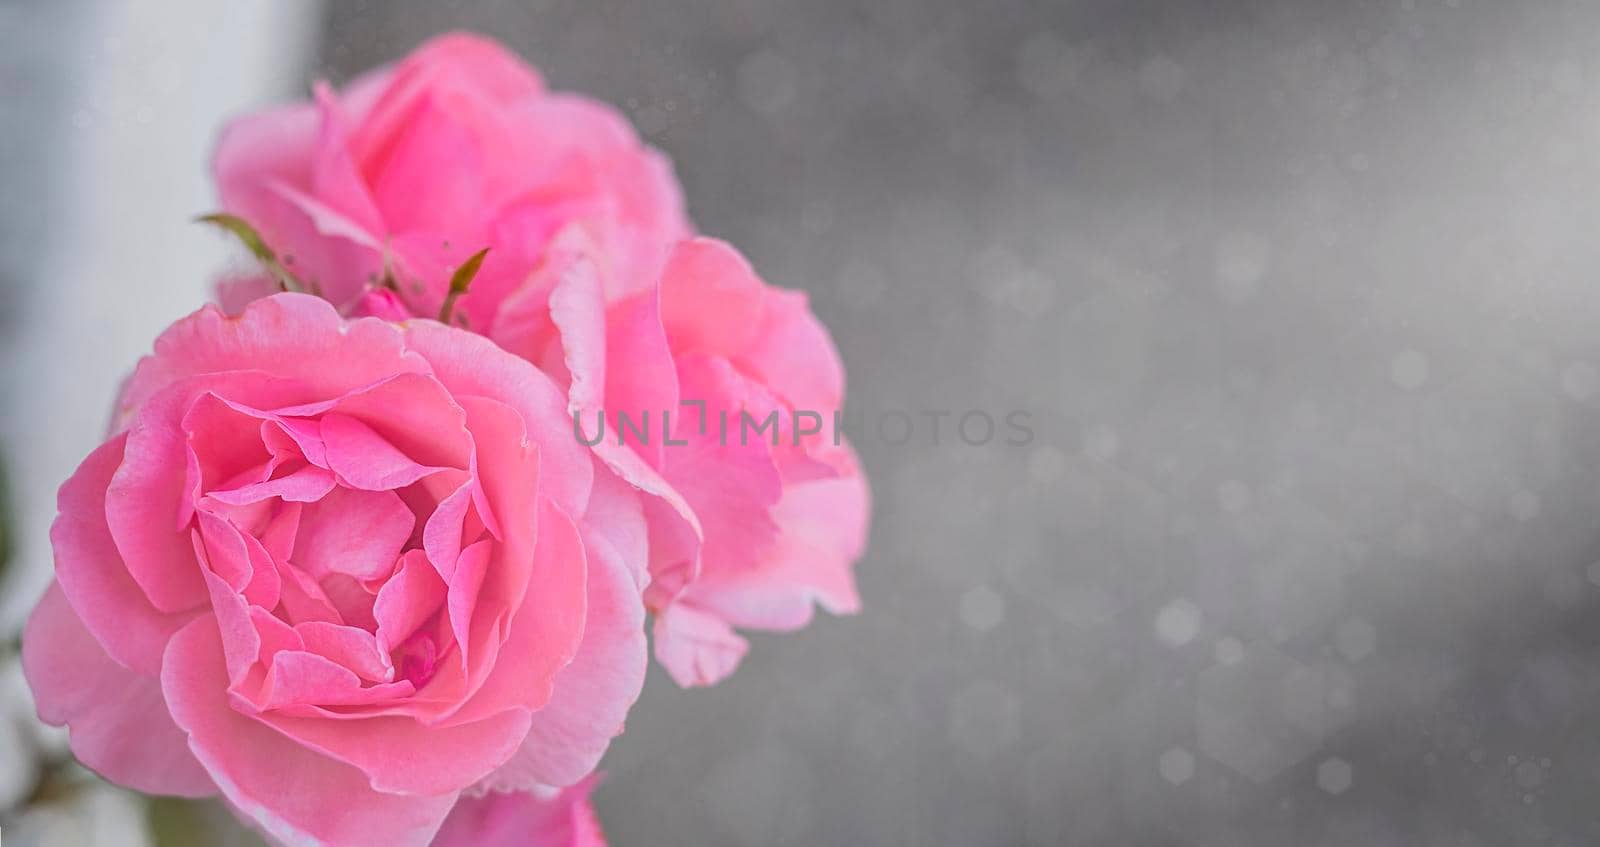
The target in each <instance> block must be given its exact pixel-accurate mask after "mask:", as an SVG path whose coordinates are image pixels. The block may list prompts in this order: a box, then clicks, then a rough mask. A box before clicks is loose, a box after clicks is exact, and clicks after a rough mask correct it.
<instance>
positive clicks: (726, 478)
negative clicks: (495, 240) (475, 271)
mask: <svg viewBox="0 0 1600 847" xmlns="http://www.w3.org/2000/svg"><path fill="white" fill-rule="evenodd" d="M557 248H558V249H556V250H555V251H553V255H552V256H551V257H550V258H549V260H548V261H547V262H546V264H545V265H544V266H542V268H541V271H540V272H539V273H536V274H534V275H533V276H532V277H530V279H529V281H528V283H527V284H526V285H525V286H524V288H523V289H521V290H519V291H518V292H516V293H515V294H514V295H513V297H512V299H511V300H510V301H508V304H507V306H506V307H505V308H504V309H503V311H502V321H501V323H500V324H499V326H498V327H497V332H496V334H495V336H494V338H495V340H496V341H497V342H499V343H500V344H501V345H502V346H503V347H505V348H506V349H508V350H511V351H512V352H516V353H518V354H519V355H522V356H525V357H527V358H529V359H531V360H532V361H534V362H536V363H538V364H539V365H540V367H541V368H542V369H544V370H545V371H546V372H547V373H551V374H555V375H557V377H558V378H559V379H561V380H563V381H565V382H567V384H568V386H569V398H570V403H571V406H572V409H573V411H574V414H575V415H576V420H575V429H576V430H578V433H577V434H578V435H579V437H580V438H581V439H582V440H584V441H586V442H587V441H591V440H593V439H595V438H596V436H597V435H598V434H599V433H598V432H597V430H598V429H599V419H600V416H601V415H603V416H604V419H605V426H606V430H605V433H604V435H603V436H601V437H600V438H599V440H598V441H597V442H596V443H595V445H594V448H595V450H596V451H597V452H598V453H599V454H600V455H602V456H603V457H604V458H605V459H606V461H607V462H609V463H611V465H612V466H613V467H615V468H617V469H618V471H619V472H621V473H622V474H623V475H624V476H625V477H627V478H628V479H629V480H630V481H632V482H634V483H635V484H636V485H638V486H639V487H641V488H643V489H645V490H646V491H648V492H651V493H654V494H657V495H658V497H657V498H650V499H648V500H647V503H646V511H647V515H649V516H650V518H651V520H650V523H651V549H650V559H651V564H650V570H651V577H652V581H651V584H650V586H649V589H648V591H647V594H646V600H647V602H648V605H649V606H650V607H651V609H652V610H653V611H654V612H655V615H656V620H655V627H654V631H655V652H656V658H657V659H658V660H659V661H660V662H661V663H662V664H663V665H664V666H665V667H666V668H667V670H668V671H669V672H670V673H671V675H672V677H673V679H675V680H676V681H677V682H678V683H679V684H680V685H684V686H693V685H712V684H715V683H716V682H718V681H720V680H721V679H723V678H724V677H726V676H727V675H728V674H729V673H731V672H732V671H733V670H734V668H735V667H737V665H738V663H739V661H740V660H741V659H742V658H743V656H744V654H745V652H746V650H747V649H748V644H747V642H746V641H745V639H744V638H742V637H741V636H739V635H738V634H737V633H735V632H734V628H735V627H737V628H742V629H756V630H769V631H770V630H775V631H788V630H794V629H798V628H800V627H803V626H805V625H806V624H807V623H808V622H809V621H810V620H811V616H812V607H813V604H814V603H817V604H821V605H822V606H823V607H824V608H826V609H828V610H829V611H831V612H833V613H835V614H847V613H851V612H855V611H857V610H858V609H859V607H860V599H859V597H858V596H857V593H856V587H855V579H854V575H853V573H852V568H853V565H854V563H855V561H856V559H858V558H859V557H860V556H861V553H862V549H863V547H864V545H865V543H866V531H867V518H868V512H869V501H870V497H869V494H868V491H867V484H866V480H865V478H864V477H863V475H862V473H861V468H860V465H859V464H858V463H857V460H856V456H855V453H854V451H853V450H851V448H850V445H849V443H848V442H847V441H846V440H845V439H844V438H843V435H842V433H837V432H835V430H834V426H835V418H834V413H835V411H836V410H838V409H841V408H842V403H843V400H844V371H843V368H842V366H841V364H840V362H839V355H838V352H837V351H836V350H835V349H834V346H833V341H832V339H831V338H830V337H829V335H828V332H827V330H826V329H825V328H824V327H823V326H822V325H821V324H820V323H819V322H818V321H817V319H816V317H815V316H814V315H812V313H811V311H810V309H809V307H808V306H807V301H806V297H805V295H804V294H803V293H801V292H798V291H790V290H785V289H781V288H775V287H773V286H769V285H767V284H766V283H764V282H763V281H762V280H761V279H760V278H759V277H757V276H756V274H755V271H754V270H753V269H751V267H750V265H749V263H748V262H746V261H745V259H744V257H742V256H740V255H739V253H738V252H737V251H735V250H734V249H733V248H732V247H730V246H728V245H727V244H725V243H723V242H721V241H717V240H714V239H709V238H697V239H692V240H688V241H684V242H681V243H679V244H678V245H677V246H676V247H675V248H674V250H673V252H672V253H671V255H670V257H669V259H668V261H667V263H666V265H665V268H664V270H663V271H662V273H661V276H660V280H659V282H658V284H657V285H655V286H651V287H649V288H646V289H643V290H638V291H633V292H629V293H625V294H622V295H621V296H617V295H614V294H610V293H608V292H610V291H612V290H613V289H614V287H613V286H607V285H606V284H604V282H603V271H604V268H603V263H601V262H599V261H596V260H594V259H592V258H591V257H592V256H593V250H592V248H590V246H589V245H587V244H585V243H583V242H582V241H581V240H575V241H572V242H564V243H561V244H558V245H557ZM663 412H666V413H667V414H666V415H665V418H664V416H663ZM618 413H625V414H626V415H627V417H628V419H629V421H630V422H632V423H633V424H638V423H639V422H641V421H645V422H646V424H647V425H646V430H647V432H646V434H645V435H644V437H639V436H638V435H637V434H635V433H634V432H633V431H631V430H629V431H622V430H621V429H620V428H619V426H618V423H619V418H618ZM745 416H748V419H749V423H748V424H746V423H745V422H744V421H745ZM769 416H775V417H774V418H773V421H774V422H773V423H772V424H770V425H768V428H767V429H765V430H764V431H761V432H759V433H757V432H756V431H755V429H754V428H755V427H756V426H759V425H762V424H764V423H765V422H766V421H767V419H768V417H769ZM669 421H670V424H671V428H670V436H671V440H672V442H673V443H668V440H667V438H665V437H663V432H662V428H663V427H664V426H665V425H666V424H667V422H669ZM774 427H775V428H774ZM619 440H621V441H622V442H623V444H624V445H625V446H619V444H618V441H619ZM663 483H664V484H665V486H666V488H665V489H663V488H661V487H660V486H661V485H662V484H663ZM667 506H673V507H676V510H677V512H678V513H685V514H686V516H687V517H688V519H689V522H690V523H692V524H693V525H695V526H696V527H698V530H699V535H700V537H701V538H703V543H697V542H698V541H699V539H697V538H696V537H695V536H694V535H692V534H691V533H690V532H689V531H688V530H686V529H684V528H683V524H682V522H675V521H673V520H671V518H672V517H674V515H675V513H674V511H673V510H672V509H669V508H667Z"/></svg>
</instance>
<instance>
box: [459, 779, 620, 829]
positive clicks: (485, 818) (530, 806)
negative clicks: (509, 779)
mask: <svg viewBox="0 0 1600 847" xmlns="http://www.w3.org/2000/svg"><path fill="white" fill-rule="evenodd" d="M599 782H600V775H599V774H595V775H593V776H591V777H589V778H587V779H585V780H583V781H582V782H580V783H578V784H576V785H573V786H571V787H569V788H563V789H559V790H558V789H553V788H548V787H545V788H540V789H539V790H537V791H530V792H522V791H518V792H513V793H508V794H500V793H490V794H485V795H482V796H479V797H463V798H462V799H461V801H460V802H459V803H457V804H456V807H455V810H454V811H452V812H451V813H450V817H449V818H448V819H446V820H445V823H444V827H443V828H441V829H440V830H439V836H438V838H436V839H435V840H434V842H433V844H434V847H606V840H605V834H604V833H603V832H601V830H600V820H599V818H598V817H596V815H595V812H594V806H593V805H592V804H591V803H590V802H589V795H590V793H591V792H592V791H593V790H594V787H595V786H596V785H597V784H598V783H599Z"/></svg>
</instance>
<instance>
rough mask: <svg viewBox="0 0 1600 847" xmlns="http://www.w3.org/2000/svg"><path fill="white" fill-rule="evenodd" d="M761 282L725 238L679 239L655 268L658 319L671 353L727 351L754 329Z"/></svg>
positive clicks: (756, 328) (757, 326) (758, 317)
mask: <svg viewBox="0 0 1600 847" xmlns="http://www.w3.org/2000/svg"><path fill="white" fill-rule="evenodd" d="M765 295H766V287H765V286H764V285H763V284H762V282H761V279H760V278H759V277H757V276H756V273H755V271H754V270H753V269H752V268H751V267H750V263H749V262H747V261H745V259H744V257H743V256H741V255H739V252H738V251H737V250H735V249H733V248H732V247H731V246H729V245H728V244H726V243H725V242H722V241H718V240H716V239H712V238H694V239H690V240H688V241H684V242H680V243H679V244H678V245H677V246H676V247H675V248H673V250H672V254H671V255H670V256H669V257H668V259H667V265H666V268H665V269H664V270H663V271H662V272H661V322H662V325H663V326H665V327H666V330H667V338H668V339H670V340H671V342H672V349H673V352H674V353H691V352H700V353H711V354H715V355H723V356H727V355H732V354H734V353H737V352H739V351H741V350H743V349H745V347H746V346H748V345H749V344H750V342H751V341H752V340H753V339H754V338H755V336H756V333H757V332H758V331H759V329H760V322H761V317H762V301H763V299H764V297H765Z"/></svg>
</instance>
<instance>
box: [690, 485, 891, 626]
mask: <svg viewBox="0 0 1600 847" xmlns="http://www.w3.org/2000/svg"><path fill="white" fill-rule="evenodd" d="M867 500H868V497H867V488H866V483H865V481H864V480H863V479H862V478H861V477H860V476H849V477H844V478H840V479H827V480H819V481H816V482H809V483H806V484H803V485H796V486H791V487H790V488H789V489H788V490H787V491H786V492H785V493H784V498H783V500H782V502H780V503H779V504H778V506H777V508H775V509H774V510H773V517H774V519H775V520H776V521H777V522H778V524H779V526H781V527H782V531H781V532H780V534H779V538H778V543H777V544H776V545H775V546H774V547H773V549H772V550H771V551H770V552H769V553H768V554H767V555H766V556H765V557H764V558H763V559H762V561H761V562H760V563H759V564H758V566H756V567H751V568H744V569H737V570H725V571H719V572H716V573H707V574H705V575H704V576H702V578H701V579H700V580H699V581H697V582H696V583H695V584H694V585H693V586H691V587H690V588H689V590H688V591H687V592H686V593H685V595H684V597H685V599H686V600H689V601H690V602H692V603H694V604H695V605H697V606H699V607H701V608H705V609H713V610H715V612H716V614H717V615H718V616H719V617H721V618H722V619H724V620H726V621H728V622H729V623H730V624H733V625H734V626H739V627H745V628H750V629H764V630H777V631H787V630H793V629H798V628H800V627H802V626H805V625H806V624H807V623H809V622H810V620H811V608H812V603H813V602H816V603H820V604H822V606H823V607H824V608H826V609H827V610H828V611H829V612H832V613H833V614H836V615H843V614H853V613H855V612H858V611H860V609H861V598H860V595H859V594H857V592H856V585H855V576H854V574H853V572H852V570H853V569H852V566H853V565H854V563H855V561H856V559H858V558H859V557H860V556H861V549H862V547H863V545H864V542H865V536H866V526H867V512H868V506H867Z"/></svg>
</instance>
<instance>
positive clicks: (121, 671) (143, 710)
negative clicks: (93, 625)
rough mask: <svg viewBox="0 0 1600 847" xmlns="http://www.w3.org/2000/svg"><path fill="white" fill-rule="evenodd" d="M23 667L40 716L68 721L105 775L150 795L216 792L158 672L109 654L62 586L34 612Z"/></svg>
mask: <svg viewBox="0 0 1600 847" xmlns="http://www.w3.org/2000/svg"><path fill="white" fill-rule="evenodd" d="M22 669H23V673H24V674H26V676H27V679H28V687H29V688H31V689H32V690H33V696H34V699H35V700H36V701H37V702H38V704H39V718H40V720H43V721H44V722H45V723H48V724H53V725H56V726H62V725H65V726H67V727H69V729H70V739H71V744H72V752H73V754H74V755H76V756H77V757H78V760H79V761H81V762H83V763H84V764H85V765H87V766H88V767H90V768H91V769H93V770H95V771H96V772H98V773H99V774H100V775H101V776H104V777H105V778H106V779H109V780H111V781H112V782H115V783H118V784H120V785H125V786H128V787H130V788H133V789H136V790H138V791H144V792H147V793H151V794H176V795H179V796H183V797H205V796H208V795H211V794H214V793H216V788H215V786H214V785H212V782H211V778H210V777H209V776H207V775H206V772H205V769H203V768H201V767H200V763H199V762H197V761H195V758H194V756H193V754H191V753H190V752H189V747H188V744H187V739H186V738H185V736H184V734H183V732H182V731H180V730H179V729H178V727H177V726H176V725H174V724H173V722H172V718H171V717H170V716H169V715H168V713H167V708H166V703H164V702H163V701H162V697H161V686H160V684H159V683H158V681H157V680H156V678H155V677H154V676H143V675H140V674H138V673H135V672H133V671H131V670H129V669H128V668H126V667H124V666H122V665H120V664H118V663H117V662H116V661H114V660H113V659H112V658H111V657H110V656H108V655H106V651H105V649H104V648H103V647H101V646H100V643H99V642H98V641H96V640H95V638H94V636H92V635H90V634H89V630H87V629H86V628H84V625H83V621H82V620H81V619H80V618H79V617H78V613H77V612H75V611H73V609H72V606H71V605H69V604H68V603H67V597H66V594H65V593H63V592H62V590H61V587H60V586H59V585H56V584H52V585H51V586H50V588H49V590H48V591H46V592H45V595H44V598H43V599H42V600H40V601H39V605H38V606H37V607H36V608H35V609H34V610H33V615H32V616H31V617H30V618H29V619H28V627H27V631H26V632H25V633H23V638H22Z"/></svg>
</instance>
